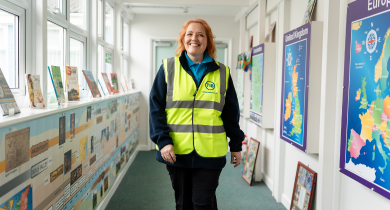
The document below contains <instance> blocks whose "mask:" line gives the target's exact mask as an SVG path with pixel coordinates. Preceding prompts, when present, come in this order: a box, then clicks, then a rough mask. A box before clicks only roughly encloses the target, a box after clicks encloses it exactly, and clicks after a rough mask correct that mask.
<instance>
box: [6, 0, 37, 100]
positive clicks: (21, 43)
mask: <svg viewBox="0 0 390 210" xmlns="http://www.w3.org/2000/svg"><path fill="white" fill-rule="evenodd" d="M0 9H1V10H3V11H6V12H8V13H11V14H13V15H16V16H18V17H19V18H18V20H19V21H18V23H17V26H18V32H19V33H18V34H17V36H18V38H17V39H14V41H15V42H18V46H17V48H18V55H17V54H16V53H15V60H17V61H16V62H15V64H16V65H17V67H16V68H15V69H17V74H18V76H16V77H15V79H16V80H17V82H18V88H12V89H11V92H12V93H13V95H14V96H15V97H16V96H25V95H26V89H25V80H24V75H25V74H26V73H27V72H30V71H31V69H30V68H29V69H27V65H26V63H27V55H28V54H29V53H27V40H26V34H27V33H31V27H27V24H26V22H27V20H26V13H27V11H28V9H24V8H22V7H19V6H17V5H15V4H12V3H10V2H8V1H5V0H0ZM29 29H30V30H29ZM28 56H30V55H28Z"/></svg>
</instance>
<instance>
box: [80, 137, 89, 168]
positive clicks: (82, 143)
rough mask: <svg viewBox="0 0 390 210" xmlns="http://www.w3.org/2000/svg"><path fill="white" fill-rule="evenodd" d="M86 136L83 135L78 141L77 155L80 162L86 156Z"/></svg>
mask: <svg viewBox="0 0 390 210" xmlns="http://www.w3.org/2000/svg"><path fill="white" fill-rule="evenodd" d="M87 138H88V136H84V137H83V138H81V139H80V141H79V156H80V162H81V161H83V160H84V159H85V157H86V156H87Z"/></svg>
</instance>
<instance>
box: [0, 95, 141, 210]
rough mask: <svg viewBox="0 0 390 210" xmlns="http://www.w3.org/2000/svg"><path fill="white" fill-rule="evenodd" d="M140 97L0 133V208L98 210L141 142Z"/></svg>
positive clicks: (118, 99) (122, 98)
mask: <svg viewBox="0 0 390 210" xmlns="http://www.w3.org/2000/svg"><path fill="white" fill-rule="evenodd" d="M139 120H140V116H139V93H135V94H131V95H124V96H119V97H115V98H112V99H108V100H107V99H106V100H102V101H99V102H96V103H95V104H91V105H89V106H85V107H80V108H76V109H71V110H67V111H65V112H63V113H57V114H53V115H50V116H47V117H43V118H39V119H35V120H31V121H26V122H24V123H21V124H17V125H12V126H9V127H4V128H1V129H0V136H1V139H0V209H44V210H47V209H49V210H58V209H69V210H70V209H74V210H77V209H80V210H87V209H88V210H89V209H96V207H97V206H98V205H99V203H100V202H101V201H102V200H103V199H104V198H105V196H106V195H107V194H108V192H109V191H110V189H111V187H112V186H113V184H114V183H115V180H116V178H117V177H118V174H119V173H120V172H121V170H122V169H123V168H124V166H125V164H126V163H127V161H128V160H129V159H130V157H131V155H132V153H133V152H134V151H135V148H136V146H137V144H138V142H139V134H138V133H139V128H138V127H139Z"/></svg>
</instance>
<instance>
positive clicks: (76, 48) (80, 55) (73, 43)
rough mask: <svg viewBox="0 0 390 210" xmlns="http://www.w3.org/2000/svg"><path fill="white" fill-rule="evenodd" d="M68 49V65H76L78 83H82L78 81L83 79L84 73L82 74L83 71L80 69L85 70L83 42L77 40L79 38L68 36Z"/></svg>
mask: <svg viewBox="0 0 390 210" xmlns="http://www.w3.org/2000/svg"><path fill="white" fill-rule="evenodd" d="M69 44H70V51H69V65H70V66H74V67H77V70H78V72H79V75H78V77H79V85H81V84H83V82H80V81H84V79H83V78H84V75H83V71H82V70H86V69H85V65H84V60H85V58H84V54H85V53H84V43H83V42H81V41H79V40H76V39H73V38H70V43H69Z"/></svg>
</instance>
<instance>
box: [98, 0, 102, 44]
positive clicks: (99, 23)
mask: <svg viewBox="0 0 390 210" xmlns="http://www.w3.org/2000/svg"><path fill="white" fill-rule="evenodd" d="M102 7H103V0H99V1H98V36H99V37H103V8H102Z"/></svg>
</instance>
